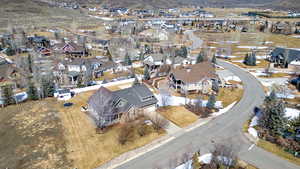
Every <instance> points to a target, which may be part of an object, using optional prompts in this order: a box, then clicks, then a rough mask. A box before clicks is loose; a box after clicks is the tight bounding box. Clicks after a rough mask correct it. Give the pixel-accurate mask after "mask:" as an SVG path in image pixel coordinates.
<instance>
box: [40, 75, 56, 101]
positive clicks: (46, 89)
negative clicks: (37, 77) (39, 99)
mask: <svg viewBox="0 0 300 169" xmlns="http://www.w3.org/2000/svg"><path fill="white" fill-rule="evenodd" d="M42 88H43V95H44V97H53V95H54V90H55V85H54V83H53V81H50V80H45V79H42Z"/></svg>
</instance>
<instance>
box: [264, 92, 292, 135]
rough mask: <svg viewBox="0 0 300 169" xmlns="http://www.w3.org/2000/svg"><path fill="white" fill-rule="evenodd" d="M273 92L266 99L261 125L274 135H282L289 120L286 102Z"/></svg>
mask: <svg viewBox="0 0 300 169" xmlns="http://www.w3.org/2000/svg"><path fill="white" fill-rule="evenodd" d="M272 93H273V92H271V94H270V96H268V97H266V99H265V102H264V104H263V108H262V112H263V115H262V117H261V118H260V119H259V125H260V126H261V127H263V128H265V129H267V130H268V131H269V132H270V133H271V134H272V135H281V133H282V132H283V130H284V129H285V127H286V120H287V119H286V118H285V104H284V102H283V101H282V100H281V99H278V98H276V96H275V97H274V94H272Z"/></svg>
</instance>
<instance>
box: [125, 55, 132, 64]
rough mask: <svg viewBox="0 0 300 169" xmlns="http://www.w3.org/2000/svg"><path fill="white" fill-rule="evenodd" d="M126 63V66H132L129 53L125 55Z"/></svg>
mask: <svg viewBox="0 0 300 169" xmlns="http://www.w3.org/2000/svg"><path fill="white" fill-rule="evenodd" d="M124 63H125V65H132V61H131V59H130V56H129V54H128V53H126V54H125V58H124Z"/></svg>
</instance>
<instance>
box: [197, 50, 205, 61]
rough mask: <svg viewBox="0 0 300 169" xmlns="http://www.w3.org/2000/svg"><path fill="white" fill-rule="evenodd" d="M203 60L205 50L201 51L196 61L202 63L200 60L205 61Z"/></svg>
mask: <svg viewBox="0 0 300 169" xmlns="http://www.w3.org/2000/svg"><path fill="white" fill-rule="evenodd" d="M203 61H204V55H203V52H200V53H199V54H198V56H197V60H196V63H200V62H203Z"/></svg>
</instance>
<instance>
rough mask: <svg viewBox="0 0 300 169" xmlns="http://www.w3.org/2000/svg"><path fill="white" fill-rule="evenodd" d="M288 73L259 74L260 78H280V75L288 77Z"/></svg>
mask: <svg viewBox="0 0 300 169" xmlns="http://www.w3.org/2000/svg"><path fill="white" fill-rule="evenodd" d="M289 76H290V75H289V74H288V73H281V72H279V73H273V74H271V76H259V77H262V78H280V77H289Z"/></svg>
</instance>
